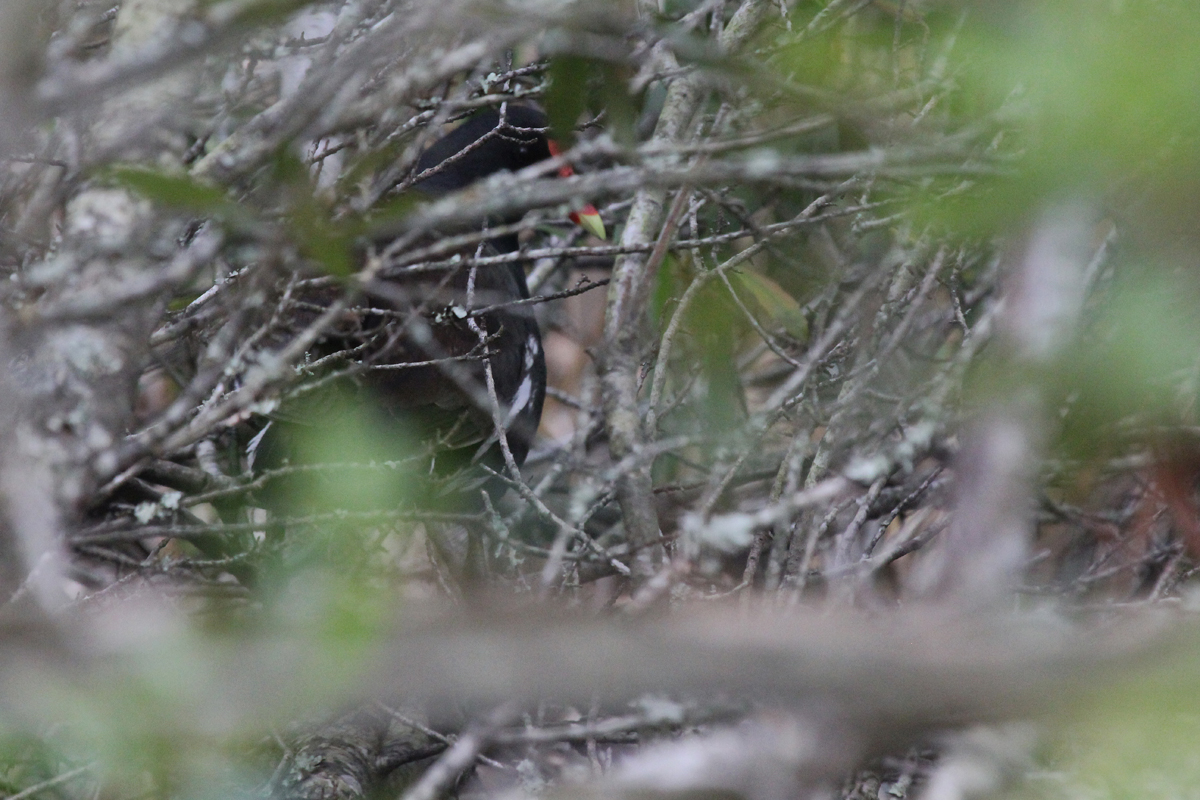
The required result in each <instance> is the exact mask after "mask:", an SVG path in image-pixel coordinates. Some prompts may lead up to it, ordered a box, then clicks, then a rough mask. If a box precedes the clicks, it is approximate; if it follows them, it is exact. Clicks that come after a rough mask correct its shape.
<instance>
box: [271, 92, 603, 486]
mask: <svg viewBox="0 0 1200 800" xmlns="http://www.w3.org/2000/svg"><path fill="white" fill-rule="evenodd" d="M546 127H547V121H546V117H545V115H544V114H542V112H540V111H538V110H536V109H533V108H529V107H526V106H519V105H512V104H509V105H507V106H506V107H505V108H504V109H502V111H496V110H487V111H484V112H482V113H479V114H477V115H475V116H473V117H471V118H470V119H468V120H466V121H465V122H463V123H462V124H460V125H459V126H458V127H457V128H455V129H454V130H453V131H451V132H450V133H448V134H446V135H445V136H443V137H442V138H440V139H439V140H437V141H436V142H435V143H434V144H433V145H431V146H430V147H429V148H428V149H427V150H426V151H425V152H424V153H423V154H422V155H421V157H420V159H419V160H418V162H417V164H416V166H415V168H414V173H413V174H414V175H415V176H416V177H417V180H416V182H415V183H414V184H413V187H412V190H411V191H415V192H419V193H420V194H422V195H424V196H425V197H427V198H430V199H433V198H437V197H440V196H443V195H446V194H449V193H451V192H454V191H457V190H459V189H463V188H465V187H467V186H469V185H471V184H472V183H474V182H476V181H479V180H480V179H483V178H486V177H488V176H489V175H492V174H495V173H497V172H500V171H504V170H509V171H517V170H520V169H523V168H525V167H528V166H531V165H533V164H536V163H538V162H540V161H543V160H545V159H547V158H550V157H551V155H552V154H556V153H557V148H556V146H555V145H554V143H553V142H552V141H550V140H549V139H548V138H547V136H546V135H545V132H544V131H545V129H546ZM559 174H560V175H570V174H571V169H570V167H566V166H565V167H563V168H561V169H560V170H559ZM571 218H572V220H574V221H575V222H576V223H577V224H579V225H581V226H582V227H584V228H585V229H586V230H588V231H590V232H591V233H593V234H596V235H598V236H600V237H603V236H604V228H603V223H602V222H601V220H600V216H599V214H598V213H597V212H596V210H595V208H593V207H592V206H590V205H589V206H584V207H582V208H581V209H580V210H578V211H575V212H572V214H571ZM511 221H513V220H491V221H490V223H491V224H493V225H494V224H498V223H506V222H511ZM428 243H429V240H426V241H424V242H421V243H419V244H428ZM393 249H394V248H393ZM518 249H519V243H518V240H517V236H516V235H515V234H510V235H500V236H496V237H494V238H490V239H487V240H486V241H484V243H483V244H481V245H478V246H474V245H473V246H471V247H469V248H467V250H466V251H464V252H460V253H459V254H458V255H457V258H454V257H451V258H448V259H443V260H442V261H441V262H439V264H440V267H439V268H436V269H430V268H429V267H428V266H427V265H426V266H419V267H417V268H404V267H399V268H389V267H386V266H385V267H384V268H383V269H382V270H380V271H379V273H378V275H379V276H380V277H379V279H377V280H374V281H372V282H371V283H369V284H368V286H367V288H366V290H365V291H364V292H362V293H361V294H360V296H359V298H358V300H357V302H356V304H355V306H354V307H353V308H351V309H348V310H347V311H346V313H345V314H344V315H342V317H341V318H340V319H339V320H338V323H337V324H336V325H335V326H334V327H333V328H332V329H331V330H329V331H328V332H327V334H326V335H325V336H324V337H323V338H322V339H321V340H320V341H319V342H318V343H317V344H316V346H314V348H313V349H312V351H310V353H309V359H308V360H309V362H310V363H311V362H315V361H316V360H318V359H323V360H324V361H323V363H326V364H330V365H331V366H326V367H325V368H324V369H323V371H318V372H317V376H318V377H321V376H324V375H328V374H329V372H330V371H331V369H338V370H345V369H346V368H347V367H349V370H348V371H349V372H350V373H351V374H350V376H348V377H346V378H343V379H340V380H339V381H335V382H334V385H335V387H337V389H338V391H340V392H341V393H342V394H343V395H345V394H346V393H347V392H349V393H350V395H351V397H352V400H353V402H357V403H370V404H372V411H373V412H379V413H380V414H382V415H383V417H384V418H386V419H394V420H398V421H399V422H401V423H402V425H403V426H404V428H405V429H406V431H407V432H408V433H409V435H410V437H413V436H415V437H416V438H417V439H420V440H421V441H422V442H424V443H426V444H427V445H428V446H429V447H428V449H429V450H430V451H431V452H432V454H433V457H432V460H431V461H430V463H429V465H428V470H429V471H430V472H433V473H437V474H447V473H449V472H453V471H456V470H458V469H460V468H462V467H464V466H467V465H469V464H472V463H478V462H480V461H482V462H483V463H487V464H489V466H491V467H492V468H493V469H502V468H503V463H504V462H503V459H502V458H501V453H500V450H499V447H498V436H497V434H496V427H497V426H496V424H495V419H496V415H495V413H494V408H493V404H492V403H490V402H489V397H490V395H489V391H488V388H487V387H488V380H487V378H488V375H487V372H488V370H489V368H490V372H491V379H492V387H493V388H494V393H495V398H496V400H497V401H498V403H497V404H496V405H498V406H499V410H500V413H499V417H500V419H501V421H502V422H503V427H504V429H505V431H506V439H507V443H508V446H509V449H510V451H511V453H512V456H513V458H514V460H515V461H516V463H517V464H518V465H519V464H521V463H523V462H524V460H525V457H526V455H527V454H528V452H529V448H530V445H531V443H532V441H533V438H534V435H535V433H536V431H537V427H538V423H539V420H540V419H541V413H542V403H543V400H544V398H545V394H546V361H545V356H544V354H543V352H542V340H541V334H540V331H539V329H538V324H537V321H536V319H535V318H534V315H533V310H532V307H531V306H530V305H529V304H516V305H513V304H514V303H517V301H521V300H525V299H528V298H529V288H528V285H527V283H526V280H525V270H524V266H523V265H522V264H521V263H520V262H518V261H509V262H507V263H502V264H495V265H491V266H477V267H472V266H470V265H466V264H463V263H462V262H463V261H464V257H470V256H476V255H497V254H502V253H511V252H515V251H517V250H518ZM371 250H372V255H373V257H378V254H379V253H380V252H384V251H386V250H387V243H385V242H376V243H374V245H373V246H372V248H371ZM372 255H369V256H368V257H372ZM339 295H340V290H339V289H336V288H331V287H328V286H326V287H324V288H314V289H301V290H299V291H298V292H296V293H295V295H294V296H295V299H296V300H297V302H296V303H295V306H296V308H295V311H294V312H293V313H292V314H291V316H290V319H289V321H288V328H289V331H288V333H296V332H298V331H300V330H302V329H303V328H304V327H305V326H307V325H308V324H310V323H311V322H312V320H314V319H316V317H317V316H318V315H319V314H320V313H321V312H322V311H323V310H324V309H325V308H327V307H328V305H329V303H330V302H332V300H333V298H334V297H337V296H339ZM335 354H342V355H340V356H337V355H335ZM330 356H334V357H333V358H330ZM431 362H437V363H431ZM312 394H315V395H316V398H317V399H316V400H315V401H313V400H312V399H311V396H310V400H309V401H303V400H302V401H287V402H285V403H284V405H283V407H282V408H281V409H280V410H279V411H278V412H276V413H275V414H274V415H273V416H274V419H273V421H272V422H271V423H270V424H269V425H268V427H267V428H266V429H265V430H264V431H262V432H261V433H260V435H258V436H256V437H255V438H254V440H253V441H252V442H251V445H250V447H249V448H248V452H249V454H250V456H251V459H252V463H253V465H254V467H255V469H256V470H257V471H261V470H264V469H270V468H273V467H278V466H282V465H284V464H286V463H288V462H289V461H290V462H292V463H295V461H296V460H297V457H296V455H295V453H294V451H293V448H292V447H291V440H293V439H294V437H295V435H296V428H297V427H299V426H312V425H321V424H322V423H323V420H322V419H321V415H322V413H325V412H323V411H322V403H323V401H322V400H321V399H320V393H312ZM324 408H326V409H327V408H329V405H328V404H327V403H325V404H324ZM301 458H302V457H301ZM493 485H494V484H493Z"/></svg>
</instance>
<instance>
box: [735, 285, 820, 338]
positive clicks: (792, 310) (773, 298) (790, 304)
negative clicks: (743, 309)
mask: <svg viewBox="0 0 1200 800" xmlns="http://www.w3.org/2000/svg"><path fill="white" fill-rule="evenodd" d="M729 284H730V285H731V286H732V287H733V289H734V291H735V292H736V293H737V295H738V297H739V298H740V299H741V301H742V302H743V303H745V304H746V306H747V307H748V308H749V309H750V310H751V311H754V312H755V316H756V317H757V318H758V320H759V322H760V323H762V324H763V326H764V327H765V328H767V329H768V330H771V329H776V330H783V331H786V332H787V334H788V335H789V336H791V337H792V338H793V339H796V340H797V341H800V342H803V341H804V340H806V339H807V338H808V320H807V319H806V318H805V316H804V312H803V311H801V309H800V304H799V303H797V302H796V299H795V298H794V297H792V296H791V295H790V294H788V293H787V292H786V291H785V290H784V288H783V287H782V286H780V285H779V284H778V283H776V282H775V281H773V280H771V279H770V278H768V277H767V276H766V275H762V274H759V273H757V272H752V271H749V270H747V271H745V272H733V273H731V274H730V275H729Z"/></svg>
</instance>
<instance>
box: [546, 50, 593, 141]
mask: <svg viewBox="0 0 1200 800" xmlns="http://www.w3.org/2000/svg"><path fill="white" fill-rule="evenodd" d="M548 74H549V76H550V86H549V87H548V88H547V89H546V115H547V116H548V117H549V118H550V136H551V138H552V139H554V140H555V141H557V142H558V143H559V145H560V146H561V147H563V148H564V149H566V148H568V147H570V146H571V145H573V144H575V125H576V124H577V123H578V122H579V117H580V115H582V114H583V111H584V109H585V108H587V101H588V79H589V78H590V77H591V74H592V63H591V62H590V61H589V60H587V59H585V58H581V57H579V56H575V55H558V56H554V57H553V58H551V59H550V68H549V70H548Z"/></svg>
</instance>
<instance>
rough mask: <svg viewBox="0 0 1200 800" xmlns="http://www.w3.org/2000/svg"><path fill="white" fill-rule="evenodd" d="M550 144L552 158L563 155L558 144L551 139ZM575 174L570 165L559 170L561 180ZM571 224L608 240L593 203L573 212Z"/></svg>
mask: <svg viewBox="0 0 1200 800" xmlns="http://www.w3.org/2000/svg"><path fill="white" fill-rule="evenodd" d="M548 144H549V145H550V155H551V156H553V157H555V158H557V157H558V156H560V155H562V150H561V149H560V148H559V146H558V142H556V141H554V140H553V139H551V140H550V141H549V142H548ZM574 174H575V170H574V169H572V168H571V165H570V164H563V165H562V166H561V167H559V168H558V177H560V178H569V177H571V176H572V175H574ZM571 222H574V223H575V224H576V225H578V226H579V227H581V228H583V229H584V230H585V231H587V232H588V233H590V234H591V235H592V236H595V237H596V238H598V239H607V238H608V232H607V231H606V230H605V229H604V220H602V219H600V212H599V211H597V210H596V207H595V206H594V205H592V204H591V203H588V204H587V205H586V206H584V207H583V208H581V209H579V210H578V211H572V212H571Z"/></svg>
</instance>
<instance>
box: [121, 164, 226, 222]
mask: <svg viewBox="0 0 1200 800" xmlns="http://www.w3.org/2000/svg"><path fill="white" fill-rule="evenodd" d="M107 175H108V177H109V178H110V179H111V180H113V181H114V182H115V183H117V184H118V185H120V186H123V187H124V188H126V189H129V190H130V191H132V192H136V193H137V194H140V195H141V196H142V197H145V198H146V199H147V200H150V201H153V202H155V203H158V204H160V205H164V206H167V207H169V208H176V209H180V210H183V211H191V212H195V213H197V214H205V215H209V216H221V217H231V216H235V215H236V214H237V213H238V212H239V209H238V206H237V204H236V203H233V202H232V201H230V200H229V198H227V197H226V196H225V192H224V191H222V190H221V189H218V188H216V187H215V186H209V185H207V184H204V183H200V182H199V181H197V180H194V179H193V178H191V177H189V176H187V175H171V174H167V173H165V172H159V171H157V170H152V169H146V168H145V167H115V168H113V169H111V170H109V171H108V173H107Z"/></svg>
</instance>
